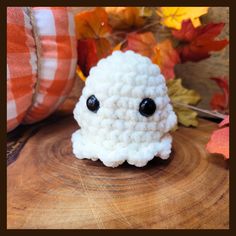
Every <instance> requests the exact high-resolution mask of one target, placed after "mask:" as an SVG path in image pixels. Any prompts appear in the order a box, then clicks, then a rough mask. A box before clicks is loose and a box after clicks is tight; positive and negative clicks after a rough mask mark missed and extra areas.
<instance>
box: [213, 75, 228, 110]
mask: <svg viewBox="0 0 236 236" xmlns="http://www.w3.org/2000/svg"><path fill="white" fill-rule="evenodd" d="M211 79H212V80H214V81H215V82H216V83H217V85H218V86H219V87H220V88H221V89H222V91H223V93H216V94H214V95H213V97H212V99H211V102H210V105H211V108H212V109H214V110H218V111H225V110H227V109H228V107H229V85H228V81H227V79H226V78H225V77H219V78H211Z"/></svg>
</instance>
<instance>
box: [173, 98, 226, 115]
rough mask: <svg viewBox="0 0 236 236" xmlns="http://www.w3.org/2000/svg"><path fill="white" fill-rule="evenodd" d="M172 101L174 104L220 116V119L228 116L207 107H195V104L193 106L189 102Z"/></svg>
mask: <svg viewBox="0 0 236 236" xmlns="http://www.w3.org/2000/svg"><path fill="white" fill-rule="evenodd" d="M172 103H173V104H174V105H178V106H183V107H186V108H189V109H192V110H195V111H198V112H202V113H205V114H208V115H211V116H214V117H217V118H220V119H224V118H225V117H226V115H224V114H221V113H219V112H217V111H209V110H206V109H202V108H198V107H195V106H192V105H189V104H185V103H180V102H172Z"/></svg>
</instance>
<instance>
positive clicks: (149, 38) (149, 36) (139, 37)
mask: <svg viewBox="0 0 236 236" xmlns="http://www.w3.org/2000/svg"><path fill="white" fill-rule="evenodd" d="M126 42H127V44H126V45H125V47H124V48H123V50H124V51H127V50H133V51H134V52H137V53H139V54H141V55H143V56H146V57H149V58H152V57H153V56H154V47H155V46H156V44H157V42H156V39H155V37H154V35H153V33H151V32H146V33H141V34H138V33H130V34H128V35H127V37H126Z"/></svg>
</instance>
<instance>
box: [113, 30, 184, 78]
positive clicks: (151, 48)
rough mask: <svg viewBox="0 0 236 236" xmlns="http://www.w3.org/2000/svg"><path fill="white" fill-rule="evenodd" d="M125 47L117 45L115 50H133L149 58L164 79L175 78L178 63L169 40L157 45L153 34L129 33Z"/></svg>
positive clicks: (178, 60) (176, 55) (175, 52)
mask: <svg viewBox="0 0 236 236" xmlns="http://www.w3.org/2000/svg"><path fill="white" fill-rule="evenodd" d="M126 40H127V43H126V45H124V46H122V45H120V44H118V45H117V46H116V50H117V49H119V48H122V50H123V51H127V50H133V51H134V52H137V53H139V54H141V55H143V56H146V57H149V58H150V59H151V60H152V62H153V63H155V64H157V65H159V67H160V70H161V72H162V74H163V75H164V76H165V78H166V79H173V78H174V77H175V74H174V67H175V65H176V64H177V63H179V62H180V59H179V55H178V53H177V51H176V50H175V49H174V48H173V46H172V43H171V41H170V40H169V39H166V40H164V41H162V42H160V43H157V41H156V39H155V37H154V35H153V33H151V32H146V33H139V34H138V33H130V34H128V36H127V38H126Z"/></svg>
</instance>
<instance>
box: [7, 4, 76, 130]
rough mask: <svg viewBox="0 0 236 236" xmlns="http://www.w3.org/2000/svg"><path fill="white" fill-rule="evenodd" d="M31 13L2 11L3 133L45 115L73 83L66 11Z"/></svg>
mask: <svg viewBox="0 0 236 236" xmlns="http://www.w3.org/2000/svg"><path fill="white" fill-rule="evenodd" d="M30 10H31V14H32V16H33V17H32V18H33V20H34V22H32V18H31V17H29V15H30V14H29V11H30ZM30 10H29V8H22V7H12V8H8V9H7V40H8V42H7V71H8V75H7V90H8V91H7V123H8V131H9V130H12V129H13V128H14V127H16V126H17V125H18V124H19V123H21V122H23V123H33V122H36V121H39V120H41V119H43V118H45V117H47V116H48V115H50V114H51V113H52V112H53V111H55V110H56V108H57V107H58V106H59V105H60V104H61V103H62V102H63V101H64V99H65V98H66V96H67V95H68V94H69V92H70V91H71V89H72V86H73V83H74V78H75V70H76V64H77V54H76V38H75V30H74V21H73V15H72V13H71V12H70V11H69V10H68V8H66V7H32V8H31V9H30Z"/></svg>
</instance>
